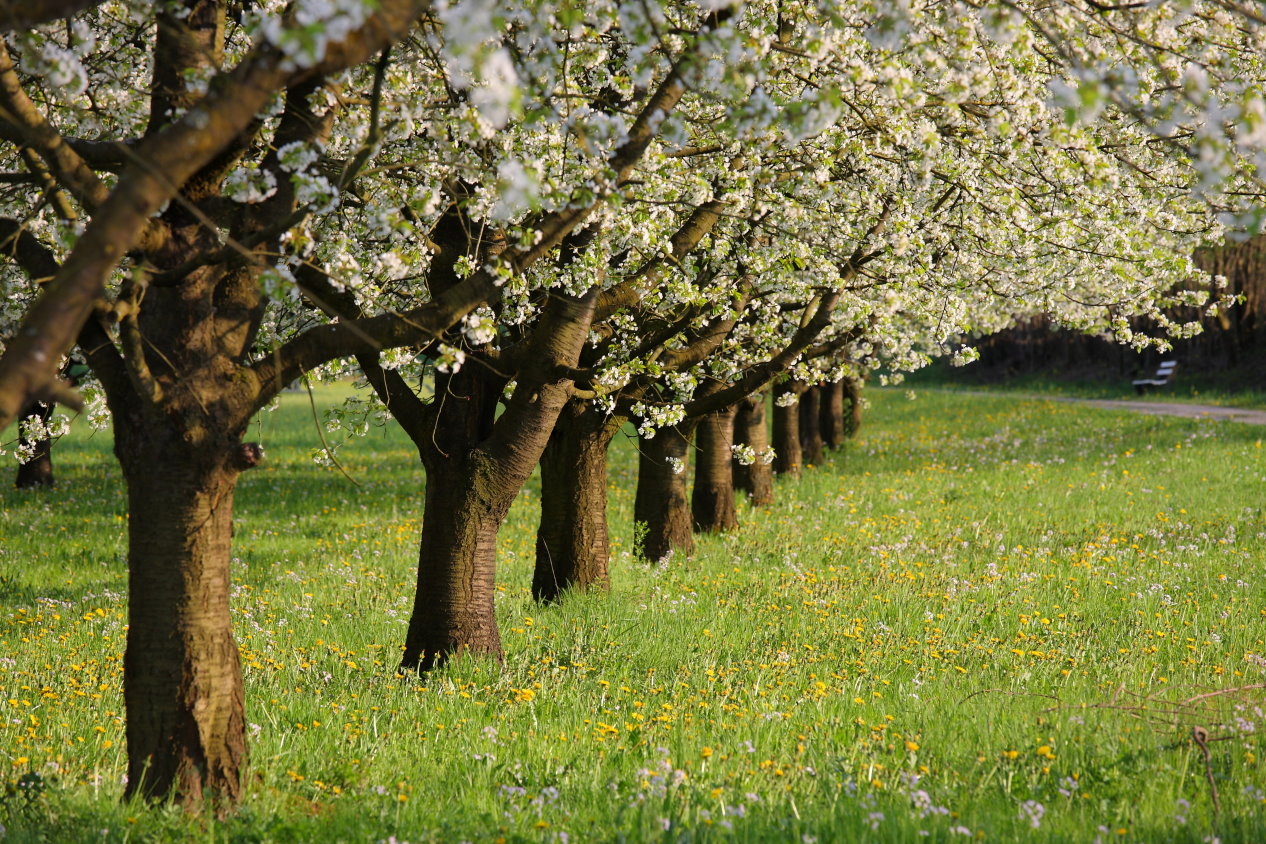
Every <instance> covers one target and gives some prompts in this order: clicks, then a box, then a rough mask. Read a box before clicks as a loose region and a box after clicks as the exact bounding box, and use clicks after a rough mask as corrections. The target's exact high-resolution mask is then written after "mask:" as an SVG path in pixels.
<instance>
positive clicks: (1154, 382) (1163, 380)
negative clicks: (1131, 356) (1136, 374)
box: [1133, 360, 1178, 396]
mask: <svg viewBox="0 0 1266 844" xmlns="http://www.w3.org/2000/svg"><path fill="white" fill-rule="evenodd" d="M1177 367H1178V364H1177V363H1175V362H1174V361H1172V360H1167V361H1165V362H1164V363H1162V364H1161V365H1160V366H1158V367H1157V368H1156V375H1155V376H1153V377H1151V378H1139V379H1138V380H1136V381H1134V382H1133V383H1134V392H1136V393H1138V394H1139V395H1140V396H1141V395H1145V394H1146V393H1147V392H1148V391H1149V390H1155V389H1156V388H1157V387H1165V386H1167V385H1168V384H1169V382H1170V381H1173V380H1174V370H1175V369H1176V368H1177Z"/></svg>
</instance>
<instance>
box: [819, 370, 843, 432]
mask: <svg viewBox="0 0 1266 844" xmlns="http://www.w3.org/2000/svg"><path fill="white" fill-rule="evenodd" d="M819 420H820V421H819V423H818V427H819V428H820V429H821V431H822V443H823V445H825V446H826V447H827V448H830V449H836V448H840V447H842V446H843V445H844V440H845V439H847V435H846V434H845V433H844V431H845V422H844V381H843V379H841V380H839V381H832V382H831V383H829V384H827V385H825V386H824V387H823V388H822V408H821V413H820V415H819Z"/></svg>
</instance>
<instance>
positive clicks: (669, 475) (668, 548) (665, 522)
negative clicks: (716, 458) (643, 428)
mask: <svg viewBox="0 0 1266 844" xmlns="http://www.w3.org/2000/svg"><path fill="white" fill-rule="evenodd" d="M695 424H696V423H695V420H690V419H687V420H686V421H684V422H681V423H679V424H678V425H677V426H676V427H674V428H660V429H659V430H658V431H657V432H656V433H655V436H653V437H651V438H649V439H648V438H646V437H638V440H637V444H638V462H637V495H636V497H635V498H634V501H633V522H634V524H637V525H639V526H640V532H639V535H638V545H637V553H638V554H640V555H641V556H643V557H645V558H646V559H647V560H650V561H652V562H659V561H660V560H662V559H664V558H665V557H667V556H668V555H669V554H672V553H674V552H677V553H681V554H690V553H691V552H692V551H694V547H695V545H694V536H693V534H692V532H691V521H692V520H691V516H690V497H689V495H688V494H687V492H686V466H687V464H688V462H689V459H690V440H691V437H692V436H693V435H694V428H695Z"/></svg>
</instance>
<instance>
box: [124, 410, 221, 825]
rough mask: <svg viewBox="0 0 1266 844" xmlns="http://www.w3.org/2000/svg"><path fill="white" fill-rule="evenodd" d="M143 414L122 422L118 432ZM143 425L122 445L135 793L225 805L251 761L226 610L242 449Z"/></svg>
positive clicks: (152, 423)
mask: <svg viewBox="0 0 1266 844" xmlns="http://www.w3.org/2000/svg"><path fill="white" fill-rule="evenodd" d="M134 421H135V420H129V421H125V420H123V419H119V418H117V417H116V420H115V424H116V430H117V428H118V427H122V426H125V425H129V424H132V422H134ZM135 430H136V431H137V433H138V434H139V432H140V431H143V432H144V433H143V435H140V436H137V435H133V436H128V435H127V434H123V435H122V436H120V437H119V438H118V439H116V446H115V450H116V453H117V454H118V456H119V461H120V463H121V464H122V466H123V471H124V477H125V478H126V481H127V489H128V571H129V576H128V594H129V599H128V633H127V652H126V654H125V656H124V669H123V695H124V700H125V703H126V706H127V716H128V717H127V745H128V748H127V749H128V781H127V790H126V793H127V795H128V796H134V795H139V796H143V797H146V798H151V799H163V798H166V797H168V796H172V797H174V798H175V799H176V800H177V801H178V802H179V803H181V804H182V805H184V806H185V807H186V808H188V809H194V810H196V809H197V808H198V807H199V806H200V804H201V803H202V802H203V801H206V802H208V803H211V804H213V805H215V806H216V807H217V808H219V809H221V810H222V809H224V808H227V807H228V806H229V805H231V804H232V803H233V802H235V801H236V800H237V799H238V797H239V796H240V794H241V788H242V783H241V765H242V764H243V762H244V761H245V757H246V738H245V731H244V724H245V721H244V716H243V691H242V670H241V663H240V660H239V657H238V649H237V643H236V642H235V641H234V638H233V631H232V624H231V617H230V614H229V591H230V570H229V569H230V560H231V538H232V534H233V525H232V518H233V492H234V488H235V486H236V484H237V478H238V473H239V471H240V469H241V468H243V467H242V466H240V465H234V464H235V462H236V461H238V460H240V453H239V452H237V451H235V450H231V449H229V448H218V449H216V448H211V447H201V448H200V447H197V446H192V445H191V444H190V443H189V441H188V440H187V439H185V438H184V437H182V436H181V435H180V433H178V432H176V431H173V430H171V429H170V428H165V427H163V426H162V425H161V422H159V421H158V420H157V419H156V418H153V417H149V418H147V419H146V420H145V423H144V424H143V425H142V426H141V427H138V428H137V429H135ZM124 440H126V442H124ZM237 447H238V448H242V446H240V444H239V445H238V446H237Z"/></svg>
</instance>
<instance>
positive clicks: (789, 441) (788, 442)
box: [773, 382, 804, 476]
mask: <svg viewBox="0 0 1266 844" xmlns="http://www.w3.org/2000/svg"><path fill="white" fill-rule="evenodd" d="M800 389H801V388H800V387H799V386H798V385H797V384H795V383H794V382H789V383H786V384H783V385H781V386H779V387H778V389H777V390H775V392H774V438H773V439H774V441H773V446H774V474H775V475H792V476H795V475H799V474H800V467H801V465H802V464H803V462H804V460H803V458H802V457H801V453H800V401H799V392H800ZM786 395H791V396H794V397H795V398H796V401H794V402H792V403H790V404H784V403H781V402H780V401H779V400H780V399H782V400H783V402H785V401H786V400H785V399H783V396H786Z"/></svg>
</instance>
